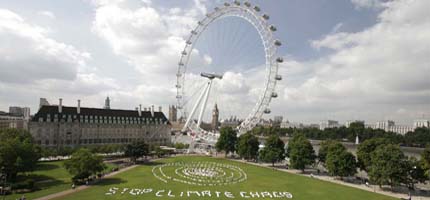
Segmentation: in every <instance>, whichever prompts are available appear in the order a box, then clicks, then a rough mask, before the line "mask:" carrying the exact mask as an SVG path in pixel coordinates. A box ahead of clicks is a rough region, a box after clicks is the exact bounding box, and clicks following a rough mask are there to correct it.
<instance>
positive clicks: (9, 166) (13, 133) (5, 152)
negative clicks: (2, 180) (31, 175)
mask: <svg viewBox="0 0 430 200" xmlns="http://www.w3.org/2000/svg"><path fill="white" fill-rule="evenodd" d="M40 156H41V148H40V147H39V146H38V145H36V144H34V143H33V139H32V137H31V135H30V133H29V132H28V131H25V130H18V129H2V130H0V166H3V167H4V170H5V172H6V174H7V176H8V177H10V178H11V179H14V178H15V177H16V175H17V174H18V173H19V172H29V171H33V170H34V168H35V167H36V165H37V160H39V158H40Z"/></svg>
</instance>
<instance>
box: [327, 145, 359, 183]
mask: <svg viewBox="0 0 430 200" xmlns="http://www.w3.org/2000/svg"><path fill="white" fill-rule="evenodd" d="M325 166H326V168H327V170H328V172H329V174H330V175H332V176H340V177H345V176H352V175H354V174H355V173H356V172H357V162H356V160H355V156H354V155H353V154H352V153H350V152H348V151H347V149H346V148H345V147H344V146H343V145H342V144H341V143H339V142H332V143H331V144H330V145H328V148H327V154H326V158H325Z"/></svg>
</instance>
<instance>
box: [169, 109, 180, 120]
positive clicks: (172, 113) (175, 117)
mask: <svg viewBox="0 0 430 200" xmlns="http://www.w3.org/2000/svg"><path fill="white" fill-rule="evenodd" d="M177 120H178V109H177V107H176V106H174V105H171V106H170V105H169V121H170V122H176V121H177Z"/></svg>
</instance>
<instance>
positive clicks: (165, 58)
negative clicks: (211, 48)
mask: <svg viewBox="0 0 430 200" xmlns="http://www.w3.org/2000/svg"><path fill="white" fill-rule="evenodd" d="M197 2H198V1H196V5H197V6H196V7H197V8H198V9H197V8H194V7H193V8H190V9H180V8H174V9H170V10H169V12H168V13H162V12H160V11H159V10H157V9H155V8H154V7H151V4H144V5H142V7H140V8H137V9H135V8H129V7H128V6H127V5H126V4H118V3H112V4H103V5H101V6H100V4H99V6H98V7H97V8H96V14H95V19H94V22H93V31H94V33H96V34H97V35H98V36H100V37H101V38H103V39H105V40H106V41H107V42H108V44H110V45H111V47H112V48H113V51H114V52H115V54H117V55H119V56H123V57H125V58H126V59H127V60H128V61H129V62H130V63H131V64H133V65H134V66H135V67H136V68H137V69H138V70H139V71H140V72H142V73H148V72H153V73H166V72H169V73H172V72H173V71H174V69H176V67H177V62H178V60H179V56H180V55H179V53H180V52H181V50H182V49H183V47H184V45H185V40H184V39H183V38H185V37H186V36H187V35H188V34H189V33H190V30H191V29H192V28H193V27H194V26H195V25H196V23H197V20H196V18H197V17H198V16H200V15H201V14H202V13H201V10H203V8H202V7H201V5H200V4H197ZM173 74H174V72H173V73H172V75H173Z"/></svg>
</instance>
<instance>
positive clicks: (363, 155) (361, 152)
mask: <svg viewBox="0 0 430 200" xmlns="http://www.w3.org/2000/svg"><path fill="white" fill-rule="evenodd" d="M387 144H390V141H389V140H387V139H384V138H373V139H369V140H366V141H364V142H363V143H361V144H360V145H358V148H357V160H358V163H357V164H358V167H359V168H360V169H362V170H365V171H367V172H369V168H370V165H371V156H372V153H373V151H375V150H376V149H377V148H378V147H379V146H381V145H387Z"/></svg>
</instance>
